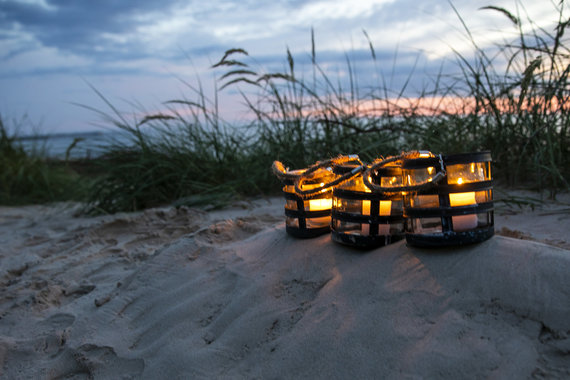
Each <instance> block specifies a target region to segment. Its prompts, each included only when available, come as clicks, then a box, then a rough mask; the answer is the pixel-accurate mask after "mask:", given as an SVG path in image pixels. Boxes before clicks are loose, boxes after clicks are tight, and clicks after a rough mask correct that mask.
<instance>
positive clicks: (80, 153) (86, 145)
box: [15, 131, 128, 159]
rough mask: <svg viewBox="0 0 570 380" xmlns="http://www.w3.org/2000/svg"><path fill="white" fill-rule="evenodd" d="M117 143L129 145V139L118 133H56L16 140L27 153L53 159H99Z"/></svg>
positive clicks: (17, 138) (23, 137)
mask: <svg viewBox="0 0 570 380" xmlns="http://www.w3.org/2000/svg"><path fill="white" fill-rule="evenodd" d="M117 142H119V143H123V144H128V138H127V137H126V136H125V135H124V134H123V133H121V132H118V131H91V132H73V133H55V134H47V135H33V136H22V137H16V138H15V143H16V144H19V145H21V146H22V147H23V148H24V150H25V151H26V152H27V153H29V154H34V155H40V156H42V157H47V158H53V159H65V158H66V157H67V158H69V159H90V158H97V157H98V156H100V155H101V154H102V153H103V152H104V151H105V148H108V147H109V146H110V145H111V144H114V143H117Z"/></svg>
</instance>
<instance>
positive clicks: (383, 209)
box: [378, 201, 392, 235]
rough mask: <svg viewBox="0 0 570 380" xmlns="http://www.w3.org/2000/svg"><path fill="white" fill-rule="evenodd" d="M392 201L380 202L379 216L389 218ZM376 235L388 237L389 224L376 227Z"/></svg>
mask: <svg viewBox="0 0 570 380" xmlns="http://www.w3.org/2000/svg"><path fill="white" fill-rule="evenodd" d="M391 211H392V201H380V215H381V216H390V213H391ZM378 235H390V224H380V225H378Z"/></svg>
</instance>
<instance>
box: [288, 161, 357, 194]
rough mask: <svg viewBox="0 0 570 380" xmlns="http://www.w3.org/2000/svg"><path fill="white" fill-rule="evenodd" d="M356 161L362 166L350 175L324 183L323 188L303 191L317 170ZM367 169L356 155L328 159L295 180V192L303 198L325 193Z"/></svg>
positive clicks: (316, 164)
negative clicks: (303, 187) (306, 182)
mask: <svg viewBox="0 0 570 380" xmlns="http://www.w3.org/2000/svg"><path fill="white" fill-rule="evenodd" d="M354 161H356V162H358V163H359V164H360V166H357V167H356V168H354V169H353V170H351V171H350V172H349V173H345V174H343V175H342V176H341V177H338V178H336V179H334V180H333V181H331V182H328V183H323V184H322V185H321V186H319V187H315V188H313V189H307V190H303V189H302V188H301V187H302V186H303V184H304V183H305V181H307V180H308V179H310V177H311V174H313V173H314V172H316V171H317V170H319V169H322V168H330V167H332V166H333V165H340V164H344V163H347V162H354ZM365 168H366V165H365V164H364V163H363V162H362V161H361V160H360V158H359V157H358V155H355V154H351V155H344V156H338V157H335V158H331V159H328V160H325V161H317V162H316V163H315V164H313V165H312V166H310V167H309V168H308V169H307V170H306V171H305V172H303V173H302V174H301V175H299V176H298V177H297V179H296V180H295V192H296V193H297V195H299V196H300V197H301V198H306V197H308V196H310V195H312V194H316V193H320V192H323V191H325V190H326V189H328V188H330V187H333V186H337V185H338V184H339V183H342V182H344V181H347V180H349V179H350V178H352V177H354V176H356V175H357V174H359V173H360V172H362V171H363V170H364V169H365Z"/></svg>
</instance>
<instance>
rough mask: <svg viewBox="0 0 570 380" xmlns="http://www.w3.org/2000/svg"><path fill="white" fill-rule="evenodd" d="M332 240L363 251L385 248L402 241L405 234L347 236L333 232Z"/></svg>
mask: <svg viewBox="0 0 570 380" xmlns="http://www.w3.org/2000/svg"><path fill="white" fill-rule="evenodd" d="M331 238H332V240H333V241H335V242H337V243H341V244H346V245H350V246H353V247H356V248H361V249H371V248H377V247H383V246H385V245H388V244H392V243H395V242H397V241H399V240H402V239H403V238H404V234H396V235H376V236H363V235H356V234H345V233H342V232H338V231H335V230H332V232H331Z"/></svg>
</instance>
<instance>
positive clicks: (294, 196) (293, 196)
mask: <svg viewBox="0 0 570 380" xmlns="http://www.w3.org/2000/svg"><path fill="white" fill-rule="evenodd" d="M331 193H332V190H327V191H325V192H324V193H317V194H312V195H307V196H305V197H304V198H301V197H300V196H298V195H297V194H295V193H290V192H288V191H284V192H283V197H285V199H288V200H293V201H298V200H306V201H308V200H311V199H326V198H329V197H330V195H331Z"/></svg>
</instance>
